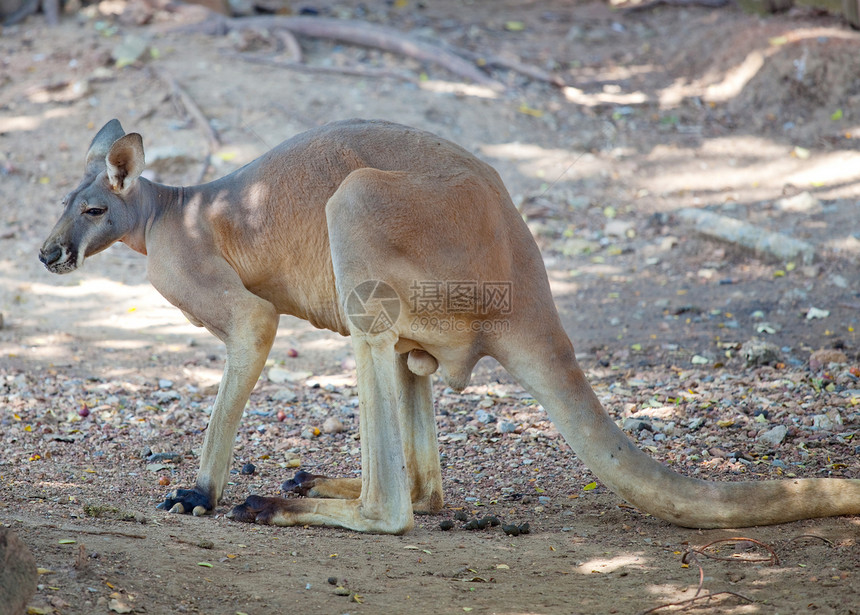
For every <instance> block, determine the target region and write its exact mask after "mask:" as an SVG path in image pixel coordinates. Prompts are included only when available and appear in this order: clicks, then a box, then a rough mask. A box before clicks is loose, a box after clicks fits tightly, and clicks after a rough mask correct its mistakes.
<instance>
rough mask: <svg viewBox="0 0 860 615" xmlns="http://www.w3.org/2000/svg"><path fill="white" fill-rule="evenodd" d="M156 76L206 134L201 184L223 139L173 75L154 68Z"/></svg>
mask: <svg viewBox="0 0 860 615" xmlns="http://www.w3.org/2000/svg"><path fill="white" fill-rule="evenodd" d="M153 70H154V71H155V74H156V75H157V76H158V78H159V79H161V80H162V81H164V83H166V84H167V85H168V87H170V89H171V90H172V92H173V95H174V96H176V97H177V98H179V100H180V102H182V105H183V106H184V107H185V110H186V111H187V112H188V114H189V115H190V116H191V117H192V119H193V120H194V122H195V123H196V124H197V125H198V126H199V127H200V128H201V129H202V130H203V131H204V132H205V133H206V139H207V142H208V144H209V148H208V151H207V153H206V160H205V162H204V163H203V168H202V169H201V170H200V174H199V175H198V177H197V181H196V182H195V183H198V184H199V183H200V182H201V181H203V178H204V177H205V176H206V172H207V171H208V170H209V165H210V161H211V159H212V154H214V153H215V150H216V149H217V148H218V147H220V145H221V138H220V137H219V136H218V133H217V132H216V131H215V129H214V128H213V127H212V124H211V123H210V122H209V119H208V118H207V117H206V115H205V114H204V113H203V111H202V110H201V109H200V107H199V106H198V105H197V103H196V102H194V99H193V98H191V95H190V94H189V93H188V92H186V91H185V88H183V87H182V86H181V85H179V83H178V82H177V81H176V79H174V78H173V75H171V74H170V73H168V72H167V71H166V70H164V69H163V68H153Z"/></svg>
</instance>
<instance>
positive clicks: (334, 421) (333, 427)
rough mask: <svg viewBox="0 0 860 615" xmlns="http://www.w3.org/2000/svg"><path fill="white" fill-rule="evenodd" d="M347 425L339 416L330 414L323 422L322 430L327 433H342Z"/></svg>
mask: <svg viewBox="0 0 860 615" xmlns="http://www.w3.org/2000/svg"><path fill="white" fill-rule="evenodd" d="M345 429H346V427H344V426H343V423H342V422H341V421H340V419H338V418H337V417H334V416H330V417H328V418H327V419H326V420H325V422H324V423H323V427H322V430H323V431H324V432H325V433H341V432H342V431H344V430H345Z"/></svg>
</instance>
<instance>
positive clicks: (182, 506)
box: [156, 489, 215, 517]
mask: <svg viewBox="0 0 860 615" xmlns="http://www.w3.org/2000/svg"><path fill="white" fill-rule="evenodd" d="M156 508H160V509H161V510H166V511H168V512H172V513H179V514H180V515H181V514H183V513H192V514H193V515H194V516H195V517H202V516H203V515H206V514H209V513H210V512H212V509H213V508H215V505H214V504H213V502H212V498H210V497H209V495H208V494H205V493H203V492H202V491H198V490H197V489H176V490H175V491H171V492H170V493H168V494H167V498H166V499H165V500H164V501H163V502H162V503H161V504H159V505H158V506H156Z"/></svg>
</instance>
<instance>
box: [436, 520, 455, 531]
mask: <svg viewBox="0 0 860 615" xmlns="http://www.w3.org/2000/svg"><path fill="white" fill-rule="evenodd" d="M453 527H454V522H453V521H451V520H450V519H445V520H444V521H440V522H439V529H440V530H442V531H443V532H447V531H448V530H450V529H452V528H453Z"/></svg>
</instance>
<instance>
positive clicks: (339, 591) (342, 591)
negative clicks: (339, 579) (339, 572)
mask: <svg viewBox="0 0 860 615" xmlns="http://www.w3.org/2000/svg"><path fill="white" fill-rule="evenodd" d="M351 593H352V592H350V591H349V590H348V589H347V588H345V587H343V586H338V587H336V588H335V589H334V595H335V596H349V595H350V594H351Z"/></svg>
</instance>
